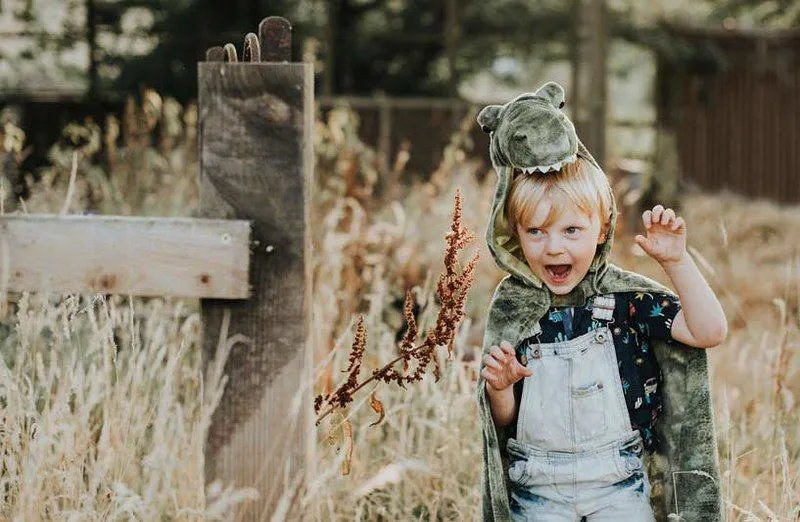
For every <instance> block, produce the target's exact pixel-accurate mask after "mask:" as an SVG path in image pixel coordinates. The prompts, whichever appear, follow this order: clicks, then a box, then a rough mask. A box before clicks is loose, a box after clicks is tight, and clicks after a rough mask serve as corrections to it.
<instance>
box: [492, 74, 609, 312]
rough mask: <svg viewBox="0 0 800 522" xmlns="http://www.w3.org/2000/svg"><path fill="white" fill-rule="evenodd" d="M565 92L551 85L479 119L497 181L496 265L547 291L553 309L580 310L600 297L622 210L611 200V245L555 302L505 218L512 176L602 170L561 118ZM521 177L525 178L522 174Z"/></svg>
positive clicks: (606, 244)
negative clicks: (583, 163) (571, 167)
mask: <svg viewBox="0 0 800 522" xmlns="http://www.w3.org/2000/svg"><path fill="white" fill-rule="evenodd" d="M563 106H564V89H563V88H562V87H561V86H560V85H558V84H557V83H554V82H550V83H546V84H545V85H543V86H542V87H540V88H539V89H538V90H536V92H534V93H526V94H521V95H519V96H517V97H516V98H514V99H513V100H511V101H510V102H508V103H506V104H505V105H489V106H488V107H485V108H484V109H483V110H482V111H481V112H480V114H478V123H479V124H480V126H481V128H482V129H483V130H484V132H489V133H490V145H489V151H490V156H491V159H492V165H493V166H494V169H495V171H496V172H497V175H498V180H497V186H496V189H495V194H494V199H493V201H492V207H491V211H490V217H489V226H488V227H487V231H486V243H487V245H488V246H489V250H490V251H491V253H492V256H493V257H494V259H495V262H496V263H497V264H498V266H500V268H502V269H503V270H505V271H507V272H508V273H510V274H511V275H513V276H515V277H517V278H519V279H520V280H521V281H523V282H524V283H525V284H527V285H530V286H532V287H535V288H539V289H542V290H543V291H547V292H548V293H549V294H550V301H551V304H552V305H554V306H556V305H566V304H571V305H579V304H581V303H583V302H585V300H586V299H587V298H588V297H590V296H591V295H594V294H597V293H599V292H598V284H599V281H600V279H601V278H602V277H603V275H604V274H605V272H606V270H607V268H608V256H609V254H610V253H611V247H612V245H613V238H614V231H615V229H616V222H617V215H618V212H617V205H616V201H615V200H614V195H613V193H612V194H611V220H610V223H609V229H608V233H607V234H606V237H607V239H606V241H605V242H604V243H603V244H602V245H598V248H597V253H596V254H595V257H594V260H593V262H592V264H591V266H590V267H589V272H588V274H587V275H586V277H585V278H584V279H583V281H581V282H580V283H579V284H578V286H576V287H575V289H573V290H572V291H571V292H570V294H568V295H566V296H556V295H553V294H552V292H550V290H549V289H548V288H547V286H546V285H544V283H543V282H542V281H541V280H540V279H539V278H538V277H536V276H535V275H534V274H533V272H532V271H531V269H530V267H529V266H528V263H527V262H526V261H525V256H524V254H523V252H522V248H521V247H520V244H519V241H518V240H517V238H516V236H515V235H514V234H513V232H512V230H511V228H510V226H509V224H508V221H507V220H506V217H505V204H506V199H507V197H508V192H509V190H510V188H511V182H512V181H513V176H514V174H515V172H516V173H520V172H523V173H525V174H526V175H539V176H548V175H550V174H548V173H549V172H551V171H558V170H559V169H561V167H562V166H563V165H565V164H567V163H572V162H574V161H576V160H577V158H578V157H581V158H583V159H585V160H587V161H589V162H591V163H592V164H593V165H594V166H595V167H597V168H598V169H600V170H601V171H602V169H601V168H600V165H599V164H598V163H597V161H595V159H594V158H593V157H592V155H591V154H590V153H589V151H588V150H586V147H585V146H584V145H583V143H581V141H580V139H578V136H577V134H576V133H575V127H574V126H573V125H572V122H571V121H570V120H569V118H567V116H566V115H565V114H564V113H563V112H562V110H561V108H562V107H563ZM517 175H520V174H517Z"/></svg>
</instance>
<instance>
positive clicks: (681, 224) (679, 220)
mask: <svg viewBox="0 0 800 522" xmlns="http://www.w3.org/2000/svg"><path fill="white" fill-rule="evenodd" d="M685 225H686V222H685V221H684V220H683V218H681V217H679V218H677V219H675V222H674V223H673V224H672V230H680V229H682V228H683V227H684V226H685Z"/></svg>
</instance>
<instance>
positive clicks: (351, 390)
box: [314, 192, 479, 424]
mask: <svg viewBox="0 0 800 522" xmlns="http://www.w3.org/2000/svg"><path fill="white" fill-rule="evenodd" d="M474 238H475V236H474V234H473V233H472V232H471V231H470V230H468V229H467V228H465V227H463V226H462V223H461V194H460V193H459V192H456V196H455V204H454V208H453V220H452V223H451V226H450V230H449V231H448V233H447V235H446V236H445V252H444V272H442V273H441V274H440V276H439V280H438V282H437V285H436V294H437V296H438V297H439V301H440V302H441V308H440V309H439V312H438V314H437V316H436V323H435V324H434V326H433V327H432V328H431V329H430V330H429V331H428V334H427V335H426V337H425V340H424V341H423V342H422V344H420V345H415V344H414V343H415V341H416V338H417V334H418V329H417V328H418V327H417V323H416V321H415V319H414V313H413V306H414V302H413V297H412V295H411V293H410V292H406V300H405V306H404V314H405V318H406V323H407V325H408V329H407V330H406V332H405V334H404V335H403V338H402V339H401V341H400V343H399V346H398V351H399V353H400V355H399V356H398V357H396V358H395V359H393V360H392V361H390V362H389V363H387V364H385V365H384V366H383V367H381V368H378V369H376V370H373V371H372V374H371V375H370V376H369V377H368V378H366V379H365V380H364V381H362V382H360V383H359V382H358V374H359V371H360V370H361V362H362V360H363V357H364V351H365V348H366V342H367V331H366V327H365V326H364V318H363V316H362V317H359V320H358V324H357V326H356V335H355V339H354V340H353V345H352V347H351V348H350V356H349V361H350V364H349V366H348V368H347V370H345V372H346V373H347V374H348V376H347V380H346V381H345V382H344V383H343V384H342V385H341V386H339V388H337V389H336V390H335V391H333V392H332V393H329V394H325V395H318V396H317V397H316V398H315V399H314V411H315V413H317V414H318V417H317V424H319V423H320V422H321V421H322V420H323V419H324V418H325V417H327V416H328V415H329V414H330V413H331V412H333V411H334V410H336V409H337V408H345V407H346V406H347V405H348V404H349V403H350V402H352V401H353V396H354V395H355V393H356V392H357V391H358V390H360V389H361V388H363V387H364V386H366V385H367V384H369V383H371V382H372V381H383V382H385V383H387V384H389V383H392V382H394V383H396V384H397V385H398V386H400V387H402V388H405V386H406V384H410V383H413V382H419V381H421V380H422V378H423V377H424V375H425V370H426V369H427V368H428V366H430V365H431V363H432V362H433V366H434V368H433V375H434V376H435V378H436V380H437V381H438V380H439V377H440V372H441V371H440V368H439V363H438V360H437V359H436V347H438V346H445V347H447V350H448V357H451V356H452V353H453V344H454V340H455V335H456V331H457V329H458V325H459V324H460V323H461V320H462V319H463V318H464V315H465V310H464V304H465V303H466V300H467V294H468V292H469V290H470V288H472V283H473V281H474V277H475V268H476V267H477V265H478V255H479V254H478V253H477V252H476V253H475V255H474V256H473V257H472V259H470V260H469V262H468V263H467V264H466V266H464V267H463V268H462V267H461V265H460V263H459V261H458V256H459V253H460V252H461V250H463V249H464V248H465V247H466V246H467V245H469V244H470V243H471V242H472V241H473V240H474ZM401 361H402V370H398V369H397V368H395V365H396V364H397V363H399V362H401ZM411 361H415V362H416V365H415V368H414V370H413V371H412V372H411V373H408V374H407V371H408V369H409V366H410V365H409V363H410V362H411ZM373 399H374V401H376V402H378V403H379V401H378V400H377V398H374V397H373ZM324 406H327V409H326V410H325V411H323V412H322V413H319V412H320V410H321V409H322V408H323V407H324ZM381 408H382V406H381ZM373 409H375V406H373ZM376 411H377V409H376Z"/></svg>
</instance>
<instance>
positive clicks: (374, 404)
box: [369, 392, 386, 426]
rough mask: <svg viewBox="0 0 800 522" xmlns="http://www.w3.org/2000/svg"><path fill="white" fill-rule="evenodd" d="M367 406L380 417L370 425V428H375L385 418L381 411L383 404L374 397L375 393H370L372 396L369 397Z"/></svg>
mask: <svg viewBox="0 0 800 522" xmlns="http://www.w3.org/2000/svg"><path fill="white" fill-rule="evenodd" d="M369 405H370V406H372V410H373V411H374V412H375V413H377V414H378V415H380V417H378V420H376V421H375V422H373V423H372V424H370V426H376V425H378V424H380V423H381V421H383V418H384V417H385V416H386V412H385V411H384V409H383V403H382V402H381V401H380V399H378V396H377V395H375V392H372V395H370V397H369Z"/></svg>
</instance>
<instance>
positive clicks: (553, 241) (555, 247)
mask: <svg viewBox="0 0 800 522" xmlns="http://www.w3.org/2000/svg"><path fill="white" fill-rule="evenodd" d="M545 251H546V252H547V253H548V254H560V253H561V252H563V251H564V244H563V243H562V242H561V240H560V239H559V238H558V237H556V236H551V237H550V238H549V239H548V240H547V245H546V246H545Z"/></svg>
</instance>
